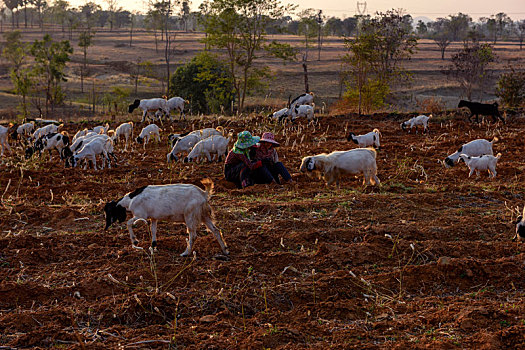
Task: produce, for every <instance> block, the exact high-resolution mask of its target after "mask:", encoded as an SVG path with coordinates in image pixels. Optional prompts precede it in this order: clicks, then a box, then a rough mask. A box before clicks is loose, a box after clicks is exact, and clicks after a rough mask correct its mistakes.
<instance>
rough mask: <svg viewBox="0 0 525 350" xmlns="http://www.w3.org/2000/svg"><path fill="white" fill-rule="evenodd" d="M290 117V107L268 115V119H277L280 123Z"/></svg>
mask: <svg viewBox="0 0 525 350" xmlns="http://www.w3.org/2000/svg"><path fill="white" fill-rule="evenodd" d="M287 117H288V108H286V107H285V108H283V109H280V110H278V111H277V112H273V113H270V114H269V115H268V119H272V120H277V121H279V123H281V122H282V121H283V120H284V119H286V118H287Z"/></svg>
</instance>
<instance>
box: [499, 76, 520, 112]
mask: <svg viewBox="0 0 525 350" xmlns="http://www.w3.org/2000/svg"><path fill="white" fill-rule="evenodd" d="M496 95H497V96H498V97H499V98H501V102H502V103H503V105H505V106H507V107H524V106H525V72H524V71H521V72H516V71H515V70H514V68H513V67H511V71H510V72H509V73H504V74H502V75H500V77H499V80H498V86H497V87H496Z"/></svg>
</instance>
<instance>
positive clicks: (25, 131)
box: [16, 122, 35, 136]
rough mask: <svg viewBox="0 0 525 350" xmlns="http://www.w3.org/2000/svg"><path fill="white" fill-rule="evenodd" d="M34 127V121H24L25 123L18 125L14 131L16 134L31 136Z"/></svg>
mask: <svg viewBox="0 0 525 350" xmlns="http://www.w3.org/2000/svg"><path fill="white" fill-rule="evenodd" d="M34 129H35V123H34V122H29V123H25V124H22V125H20V126H18V128H16V133H17V134H18V135H25V136H31V133H32V132H33V130H34Z"/></svg>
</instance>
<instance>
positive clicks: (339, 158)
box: [299, 148, 380, 187]
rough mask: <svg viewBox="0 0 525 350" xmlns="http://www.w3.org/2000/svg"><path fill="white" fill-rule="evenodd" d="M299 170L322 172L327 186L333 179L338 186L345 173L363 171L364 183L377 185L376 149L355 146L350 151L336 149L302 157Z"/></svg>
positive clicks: (354, 173) (378, 182)
mask: <svg viewBox="0 0 525 350" xmlns="http://www.w3.org/2000/svg"><path fill="white" fill-rule="evenodd" d="M299 170H300V171H301V172H306V171H308V172H311V171H319V172H321V173H324V178H325V180H326V183H327V185H328V186H330V185H331V184H332V183H333V182H334V181H335V183H336V185H337V187H339V178H340V177H341V176H342V175H345V174H353V175H356V174H360V173H363V175H364V181H363V184H365V185H369V184H372V185H379V184H380V181H379V179H378V178H377V164H376V151H375V150H374V149H373V148H356V149H352V150H350V151H336V152H332V153H330V154H326V153H322V154H318V155H315V156H309V157H304V158H303V159H302V162H301V167H300V168H299Z"/></svg>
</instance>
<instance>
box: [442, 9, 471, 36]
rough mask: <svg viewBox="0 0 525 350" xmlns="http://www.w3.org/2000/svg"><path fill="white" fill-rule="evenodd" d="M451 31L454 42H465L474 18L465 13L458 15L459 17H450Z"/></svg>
mask: <svg viewBox="0 0 525 350" xmlns="http://www.w3.org/2000/svg"><path fill="white" fill-rule="evenodd" d="M448 17H449V20H450V23H449V31H450V34H451V35H452V40H453V41H457V40H463V38H464V37H465V35H466V34H467V31H468V28H469V26H470V23H472V18H471V17H470V16H469V15H466V14H464V13H461V12H460V13H458V14H457V15H449V16H448Z"/></svg>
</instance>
